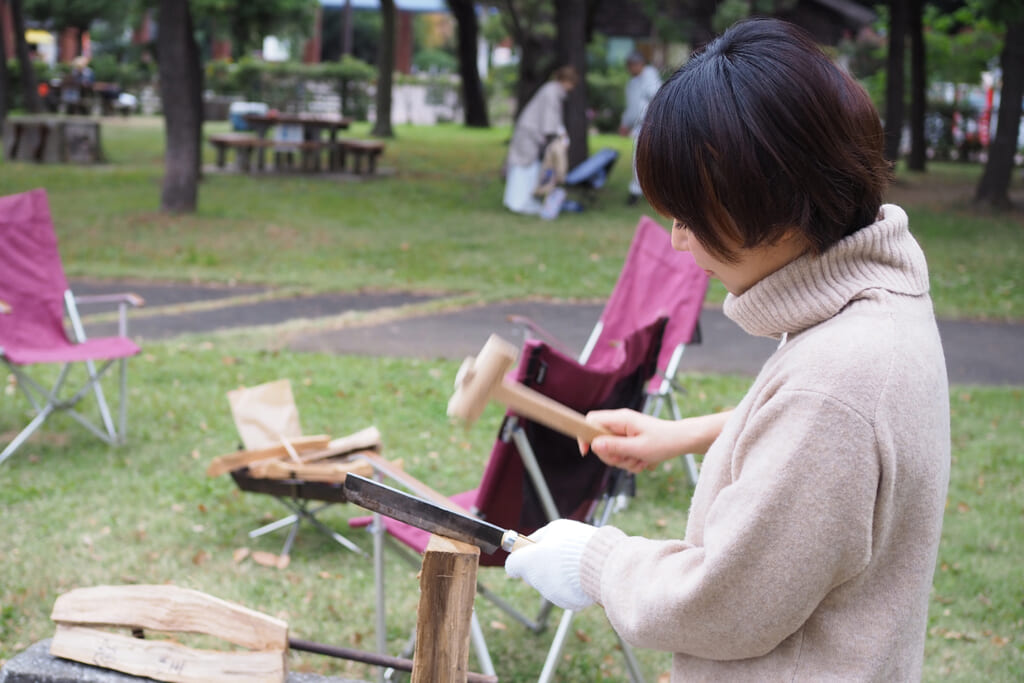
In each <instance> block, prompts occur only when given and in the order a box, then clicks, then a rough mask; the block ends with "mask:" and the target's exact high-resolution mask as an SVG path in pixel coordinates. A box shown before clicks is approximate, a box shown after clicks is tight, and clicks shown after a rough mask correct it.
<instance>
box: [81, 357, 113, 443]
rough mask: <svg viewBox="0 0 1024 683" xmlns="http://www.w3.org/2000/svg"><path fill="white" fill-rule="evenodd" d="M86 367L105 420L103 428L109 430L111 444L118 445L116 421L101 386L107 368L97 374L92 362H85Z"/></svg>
mask: <svg viewBox="0 0 1024 683" xmlns="http://www.w3.org/2000/svg"><path fill="white" fill-rule="evenodd" d="M85 367H86V368H87V369H88V371H89V383H90V384H92V392H93V394H95V396H96V403H98V404H99V407H100V419H102V420H103V426H104V427H105V428H106V430H107V434H108V435H109V436H110V443H117V430H116V429H115V428H114V419H113V417H111V415H110V408H109V407H108V406H107V398H106V396H104V395H103V386H102V385H101V384H100V377H102V376H103V375H104V374H105V372H106V369H107V367H106V366H104V368H103V370H102V371H101V372H100V373H99V374H97V373H96V364H95V363H94V362H92V361H91V360H87V361H85Z"/></svg>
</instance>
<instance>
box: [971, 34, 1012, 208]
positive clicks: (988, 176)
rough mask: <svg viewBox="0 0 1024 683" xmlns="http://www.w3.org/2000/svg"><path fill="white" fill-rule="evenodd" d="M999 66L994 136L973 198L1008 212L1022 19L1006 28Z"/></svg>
mask: <svg viewBox="0 0 1024 683" xmlns="http://www.w3.org/2000/svg"><path fill="white" fill-rule="evenodd" d="M1001 62H1002V64H1001V66H1002V69H1003V87H1002V90H1001V92H1000V96H999V118H998V120H997V123H996V135H995V139H993V140H992V144H990V145H989V148H988V161H987V162H985V171H984V172H983V173H982V175H981V180H980V181H979V182H978V189H977V190H976V192H975V195H974V200H975V201H976V202H984V203H987V204H989V205H991V206H992V207H993V208H997V209H1005V208H1010V180H1011V177H1012V176H1013V168H1014V166H1013V157H1014V154H1015V152H1016V151H1017V134H1018V131H1019V129H1020V119H1021V109H1022V106H1021V98H1022V97H1024V18H1022V19H1018V20H1016V21H1014V22H1013V23H1011V24H1009V25H1008V26H1007V28H1006V42H1005V44H1004V46H1003V54H1002V57H1001Z"/></svg>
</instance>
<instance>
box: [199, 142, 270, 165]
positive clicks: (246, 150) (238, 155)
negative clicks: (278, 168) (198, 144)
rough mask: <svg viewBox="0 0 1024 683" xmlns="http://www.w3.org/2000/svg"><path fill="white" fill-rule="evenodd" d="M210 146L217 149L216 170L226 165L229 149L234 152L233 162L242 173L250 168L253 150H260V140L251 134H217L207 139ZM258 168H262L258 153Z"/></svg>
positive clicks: (261, 155) (261, 157)
mask: <svg viewBox="0 0 1024 683" xmlns="http://www.w3.org/2000/svg"><path fill="white" fill-rule="evenodd" d="M207 139H208V140H209V141H210V144H211V145H213V146H214V147H215V148H216V149H217V168H224V166H225V164H226V163H227V153H228V150H229V149H233V150H235V161H236V163H237V164H238V168H239V169H240V170H242V171H249V169H250V168H251V161H252V152H253V150H254V149H261V150H262V146H261V144H260V143H261V142H262V141H263V140H262V138H260V137H258V136H256V135H252V134H251V133H219V134H217V135H211V136H209V137H208V138H207ZM259 167H260V169H261V170H262V168H263V154H262V152H261V153H260V159H259Z"/></svg>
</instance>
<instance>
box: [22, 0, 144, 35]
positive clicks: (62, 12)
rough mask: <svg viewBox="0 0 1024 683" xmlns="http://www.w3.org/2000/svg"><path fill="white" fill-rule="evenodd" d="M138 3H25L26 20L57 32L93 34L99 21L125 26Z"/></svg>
mask: <svg viewBox="0 0 1024 683" xmlns="http://www.w3.org/2000/svg"><path fill="white" fill-rule="evenodd" d="M137 4H138V3H137V0H24V10H25V16H26V17H29V18H31V19H34V20H36V21H39V22H43V23H44V24H45V25H47V26H49V27H50V28H52V29H53V30H55V31H60V30H62V29H65V28H77V29H79V30H81V31H87V30H89V27H90V26H92V23H93V22H94V21H97V20H102V21H107V22H110V23H112V24H120V23H124V22H125V20H126V19H128V18H129V17H131V16H133V9H134V8H135V7H136V5H137Z"/></svg>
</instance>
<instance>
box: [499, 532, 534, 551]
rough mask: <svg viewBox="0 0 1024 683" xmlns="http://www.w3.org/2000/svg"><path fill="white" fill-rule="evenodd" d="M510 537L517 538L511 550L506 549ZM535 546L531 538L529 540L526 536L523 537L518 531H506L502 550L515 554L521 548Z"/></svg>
mask: <svg viewBox="0 0 1024 683" xmlns="http://www.w3.org/2000/svg"><path fill="white" fill-rule="evenodd" d="M509 536H514V537H515V541H513V542H512V545H511V546H510V547H509V548H505V545H506V542H507V540H508V538H509ZM533 544H534V541H531V540H530V539H529V538H527V537H526V536H523V535H522V534H521V533H519V532H517V531H506V532H505V540H504V541H503V542H502V544H501V547H502V549H504V550H507V551H508V552H510V553H514V552H515V551H517V550H519V549H520V548H525V547H526V546H528V545H533Z"/></svg>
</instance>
